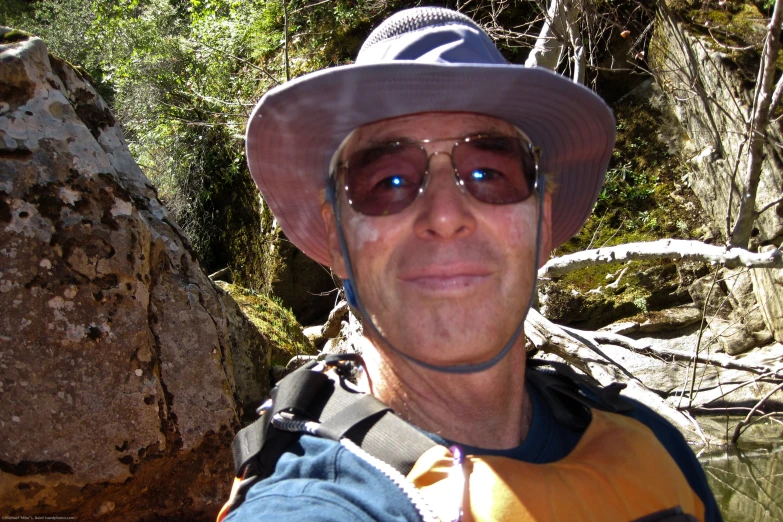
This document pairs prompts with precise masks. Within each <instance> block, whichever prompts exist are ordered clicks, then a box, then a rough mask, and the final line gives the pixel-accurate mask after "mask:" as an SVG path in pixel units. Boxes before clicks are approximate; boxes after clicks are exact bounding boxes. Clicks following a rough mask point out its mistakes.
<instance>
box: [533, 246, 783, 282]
mask: <svg viewBox="0 0 783 522" xmlns="http://www.w3.org/2000/svg"><path fill="white" fill-rule="evenodd" d="M645 259H677V260H690V261H701V262H704V263H711V264H720V265H723V266H725V267H726V268H737V267H741V266H744V267H748V268H783V253H781V251H780V249H777V248H776V249H774V250H770V251H769V252H759V253H755V252H750V251H748V250H745V249H742V248H730V249H727V248H724V247H720V246H715V245H707V244H705V243H702V242H701V241H690V240H684V239H661V240H659V241H650V242H646V243H628V244H625V245H618V246H613V247H606V248H597V249H593V250H584V251H582V252H576V253H573V254H568V255H565V256H561V257H556V258H554V259H550V260H549V261H548V262H547V263H546V264H545V265H544V266H543V267H541V269H540V270H539V271H538V277H539V278H541V279H553V278H558V277H562V276H564V275H566V274H568V273H569V272H573V271H574V270H579V269H580V268H586V267H588V266H594V265H598V264H606V263H618V262H625V261H638V260H645Z"/></svg>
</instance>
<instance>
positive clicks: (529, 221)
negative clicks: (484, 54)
mask: <svg viewBox="0 0 783 522" xmlns="http://www.w3.org/2000/svg"><path fill="white" fill-rule="evenodd" d="M477 134H494V135H504V136H510V137H515V136H517V133H516V131H515V129H514V128H513V127H512V126H511V125H510V124H508V123H507V122H505V121H503V120H499V119H496V118H492V117H489V116H482V115H477V114H471V113H423V114H417V115H412V116H406V117H400V118H394V119H390V120H383V121H379V122H376V123H373V124H370V125H366V126H364V127H361V128H359V129H357V131H356V132H355V133H354V134H353V136H352V137H351V140H350V141H349V142H348V143H346V145H345V147H344V148H343V151H342V156H341V160H345V159H346V158H348V157H350V156H351V154H352V153H353V152H355V151H358V150H362V149H364V148H366V147H367V146H368V145H370V144H372V145H377V144H378V143H384V142H392V141H398V140H401V139H408V140H422V139H430V140H437V139H440V138H458V137H465V136H474V135H477ZM452 144H453V142H452V141H437V142H433V143H427V144H424V147H425V149H426V151H427V154H432V153H434V152H445V153H446V154H438V155H436V156H432V157H431V158H430V162H429V169H428V170H429V175H430V179H429V182H428V186H427V189H426V190H425V192H424V194H422V195H421V196H420V197H419V198H418V199H417V200H416V201H414V202H413V203H412V204H411V205H410V206H408V207H407V208H405V209H404V210H402V211H400V212H398V213H396V214H392V215H385V216H366V215H363V214H360V213H358V212H356V211H355V210H354V209H353V208H351V207H350V206H349V205H348V202H347V199H346V195H345V192H344V191H342V190H338V191H337V192H338V197H339V198H340V202H339V208H340V212H341V215H342V224H343V231H344V234H345V238H346V242H347V246H348V253H349V255H350V258H351V262H352V263H353V270H354V276H355V283H356V288H357V290H358V293H359V296H360V297H361V299H362V301H363V303H364V305H365V307H366V308H367V311H368V313H369V314H370V315H371V318H372V320H373V322H374V323H375V325H376V326H377V327H378V329H379V330H380V331H381V333H382V334H383V335H384V336H385V337H386V338H387V339H388V340H389V341H390V342H391V343H392V344H393V345H394V346H395V347H396V348H397V349H399V350H402V351H403V352H405V353H407V354H409V355H411V356H413V357H415V358H417V359H420V360H422V361H424V362H427V363H430V364H437V365H452V364H469V363H477V362H482V361H485V360H487V359H489V358H491V357H492V356H494V355H495V354H496V353H497V352H498V351H500V349H501V348H502V347H503V345H505V343H506V342H507V341H508V340H509V338H510V337H511V335H513V333H514V331H515V329H516V328H517V326H518V325H519V322H520V320H521V319H522V316H523V314H524V313H525V310H526V307H527V305H528V303H529V301H530V296H531V292H532V291H533V285H534V271H535V268H536V264H537V263H536V260H535V251H536V225H537V217H538V216H537V213H538V199H537V197H536V196H531V197H529V198H527V199H526V200H524V201H522V202H520V203H512V204H504V205H493V204H489V203H482V202H480V201H478V200H476V199H475V198H473V197H472V196H471V195H469V194H467V193H464V192H462V191H461V190H460V189H459V187H458V186H457V185H456V183H455V178H454V170H453V167H452V164H451V160H450V157H449V153H451V150H452ZM544 153H546V151H544ZM337 185H338V187H339V186H342V183H341V181H340V180H338V183H337ZM544 203H545V205H544V216H543V223H542V237H541V252H542V257H546V255H547V253H548V252H549V249H550V241H549V239H550V212H549V209H550V205H549V198H548V197H547V198H546V199H545V202H544ZM322 214H323V217H324V221H325V224H326V227H327V232H328V235H329V247H330V252H331V256H332V268H333V270H334V271H335V272H336V273H337V274H338V275H339V276H340V277H343V278H345V277H347V275H348V274H347V271H346V269H345V260H344V259H343V256H342V253H341V251H340V247H339V240H338V236H337V229H336V223H335V220H334V216H333V213H332V208H331V206H330V205H328V204H324V206H323V208H322ZM542 262H543V259H542Z"/></svg>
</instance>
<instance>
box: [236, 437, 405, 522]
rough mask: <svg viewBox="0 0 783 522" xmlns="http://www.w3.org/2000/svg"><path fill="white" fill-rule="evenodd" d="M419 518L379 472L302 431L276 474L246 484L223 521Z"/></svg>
mask: <svg viewBox="0 0 783 522" xmlns="http://www.w3.org/2000/svg"><path fill="white" fill-rule="evenodd" d="M258 519H262V520H264V521H269V522H272V521H277V520H280V521H283V520H286V521H288V520H293V519H298V520H318V521H344V520H357V521H361V520H366V521H375V520H383V521H387V520H388V521H408V520H420V518H419V515H418V513H417V511H416V509H415V508H414V507H413V504H412V503H411V502H410V500H409V499H408V498H407V497H406V496H405V494H404V493H403V492H402V491H401V490H400V489H399V488H397V486H395V485H394V484H393V483H392V481H391V480H389V479H388V478H386V477H385V476H384V475H383V474H382V473H381V472H380V471H378V470H376V469H375V468H373V467H372V466H371V465H370V464H368V463H367V462H365V461H364V460H362V459H361V458H359V457H357V456H356V455H354V454H353V453H351V452H350V451H349V450H347V449H346V448H345V447H343V446H342V445H340V444H339V443H337V442H334V441H331V440H325V439H320V438H316V437H312V436H309V435H303V436H302V437H301V438H300V440H299V441H298V442H297V443H296V444H293V445H292V446H291V447H290V448H289V449H288V451H287V452H286V453H284V454H283V455H282V456H281V457H280V460H279V461H278V463H277V466H276V467H275V471H274V473H273V474H272V475H271V476H270V477H268V478H266V479H264V480H260V481H258V482H257V483H256V484H254V485H253V486H251V487H250V489H249V490H248V492H247V495H246V496H245V500H244V502H242V504H241V505H240V506H238V507H237V508H236V509H234V510H232V511H231V513H229V515H228V516H227V517H226V518H225V522H244V521H246V520H247V521H249V520H258Z"/></svg>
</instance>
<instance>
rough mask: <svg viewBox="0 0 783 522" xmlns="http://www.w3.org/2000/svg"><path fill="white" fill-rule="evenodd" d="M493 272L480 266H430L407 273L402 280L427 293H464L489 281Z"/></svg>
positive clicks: (408, 285) (409, 285) (405, 283)
mask: <svg viewBox="0 0 783 522" xmlns="http://www.w3.org/2000/svg"><path fill="white" fill-rule="evenodd" d="M491 276H492V272H491V271H490V270H488V269H487V268H485V267H479V266H428V267H426V268H423V269H421V270H416V271H413V272H409V273H406V274H404V275H402V276H401V277H400V281H401V282H402V283H403V284H404V285H405V286H407V287H409V288H412V289H414V290H418V291H420V292H426V293H447V294H454V293H462V292H465V291H472V290H474V289H476V288H477V287H479V286H481V285H482V284H484V283H486V282H488V281H489V279H490V277H491Z"/></svg>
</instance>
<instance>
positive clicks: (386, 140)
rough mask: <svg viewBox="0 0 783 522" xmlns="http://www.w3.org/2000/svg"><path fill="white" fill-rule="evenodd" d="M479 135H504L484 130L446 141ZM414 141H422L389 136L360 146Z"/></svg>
mask: <svg viewBox="0 0 783 522" xmlns="http://www.w3.org/2000/svg"><path fill="white" fill-rule="evenodd" d="M479 135H481V136H504V134H503V133H502V132H501V131H499V130H497V129H495V130H488V129H484V130H476V131H471V132H466V133H464V134H462V135H461V136H450V137H449V138H447V139H451V138H453V139H455V140H458V139H461V138H467V137H469V136H479ZM426 139H430V138H426ZM415 141H422V140H417V139H412V138H409V137H406V136H395V135H391V136H389V137H387V138H384V139H382V140H372V141H368V142H367V143H365V144H364V145H362V147H361V149H367V148H374V147H383V146H384V145H389V144H390V143H397V142H401V143H406V142H415Z"/></svg>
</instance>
